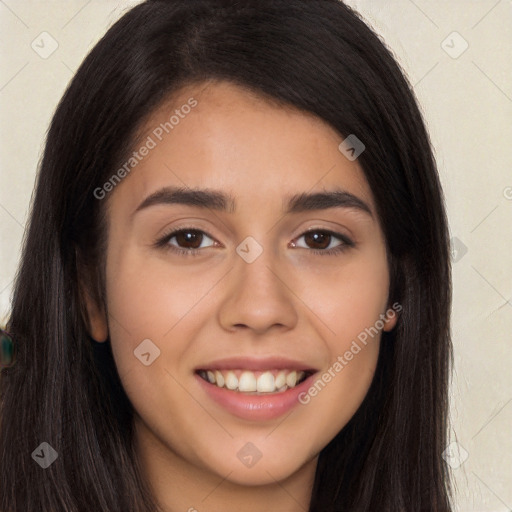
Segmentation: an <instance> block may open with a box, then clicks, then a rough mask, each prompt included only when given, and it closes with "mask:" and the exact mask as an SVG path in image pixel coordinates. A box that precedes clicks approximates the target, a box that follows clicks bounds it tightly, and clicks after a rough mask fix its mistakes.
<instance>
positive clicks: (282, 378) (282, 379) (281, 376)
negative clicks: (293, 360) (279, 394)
mask: <svg viewBox="0 0 512 512" xmlns="http://www.w3.org/2000/svg"><path fill="white" fill-rule="evenodd" d="M285 384H286V373H285V372H282V371H281V372H279V373H278V374H277V377H276V380H275V386H276V388H277V389H280V388H282V387H283V386H284V385H285Z"/></svg>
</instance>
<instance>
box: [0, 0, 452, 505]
mask: <svg viewBox="0 0 512 512" xmlns="http://www.w3.org/2000/svg"><path fill="white" fill-rule="evenodd" d="M209 79H218V80H228V81H231V82H233V83H235V84H237V85H240V86H243V87H245V88H246V89H247V90H250V91H253V92H256V93H258V94H260V95H263V96H265V97H267V98H269V99H270V100H272V101H275V102H277V103H278V104H283V105H291V106H294V107H295V108H298V109H300V110H302V111H306V112H310V113H313V114H315V115H316V116H318V117H320V118H322V119H324V120H325V121H327V122H328V123H329V124H330V125H331V126H332V127H333V128H334V129H335V130H336V131H337V132H339V133H340V134H341V135H343V136H348V135H349V134H357V137H358V138H359V139H361V140H362V141H364V144H365V146H366V150H365V151H364V153H362V154H361V156H360V157H359V160H358V161H359V163H360V165H361V166H362V168H363V170H364V173H365V176H366V179H367V181H368V183H369V185H370V187H371V190H372V193H373V195H374V198H375V203H376V205H377V210H378V214H379V218H380V222H381V225H382V228H383V231H384V234H385V237H386V243H387V250H388V254H389V259H390V275H391V289H390V297H391V302H393V301H397V302H399V303H400V304H401V305H402V308H403V310H402V312H401V315H400V319H399V322H398V325H397V327H396V329H394V330H393V331H392V332H390V333H384V334H383V337H382V341H381V351H380V355H379V362H378V366H377V371H376V374H375V377H374V380H373V382H372V385H371V388H370V390H369V391H368V394H367V396H366V398H365V400H364V401H363V403H362V405H361V406H360V408H359V409H358V411H357V412H356V414H355V415H354V417H353V418H352V419H351V420H350V422H349V423H348V424H347V425H346V426H345V427H344V428H343V429H342V430H341V432H339V434H338V435H337V436H336V437H335V438H334V439H333V440H332V441H331V442H330V443H329V444H328V446H326V447H325V448H324V449H323V450H322V452H321V454H320V457H319V462H318V467H317V472H316V479H315V485H314V490H313V495H312V500H311V505H310V512H349V511H350V512H354V511H357V512H359V511H361V512H363V511H364V512H374V511H375V510H379V511H381V512H402V511H403V512H412V511H414V512H418V511H428V512H448V511H449V510H451V508H450V503H449V501H450V500H449V495H450V481H449V475H448V474H447V469H446V466H445V464H444V462H443V461H442V458H441V454H442V452H443V450H444V447H445V444H446V429H447V424H446V422H447V408H448V400H447V395H448V379H449V372H450V368H451V364H452V352H451V350H452V348H451V342H450V336H449V317H450V301H451V285H450V282H451V280H450V266H449V247H448V235H447V220H446V215H445V209H444V204H443V197H442V191H441V187H440V183H439V178H438V174H437V170H436V164H435V161H434V158H433V154H432V149H431V145H430V141H429V137H428V134H427V131H426V129H425V125H424V122H423V120H422V117H421V114H420V111H419V108H418V106H417V103H416V100H415V97H414V94H413V92H412V88H411V86H410V85H409V83H408V82H407V80H406V78H404V73H403V72H402V71H401V69H400V67H399V66H398V64H397V63H396V61H395V60H394V58H393V57H392V54H391V52H390V51H389V50H388V49H387V48H386V47H385V45H384V44H383V43H382V41H381V40H380V39H379V37H378V36H377V35H376V34H375V33H374V32H373V31H372V30H371V29H370V28H369V27H368V26H367V25H366V24H365V23H364V22H363V21H362V20H361V19H360V18H359V16H358V15H357V14H356V13H355V12H354V11H353V10H352V9H351V8H349V7H348V6H346V5H345V4H343V3H342V2H340V1H337V0H315V1H308V0H236V1H235V0H196V1H193V2H192V1H188V0H181V1H180V0H148V1H145V2H143V3H142V4H140V5H138V6H136V7H135V8H133V9H132V10H130V11H129V12H128V13H127V14H125V15H124V16H123V17H122V18H121V19H120V20H119V21H118V22H117V23H115V24H114V25H113V26H112V28H110V30H109V31H108V32H107V33H106V35H105V36H104V37H103V38H102V39H101V40H100V41H99V43H98V44H97V45H96V46H95V47H94V48H93V50H92V51H91V52H90V54H89V55H88V56H87V57H86V59H85V60H84V62H83V64H82V65H81V66H80V68H79V70H78V72H77V73H76V75H75V77H74V78H73V80H72V81H71V83H70V85H69V87H68V89H67V91H66V93H65V94H64V96H63V98H62V100H61V102H60V104H59V105H58V108H57V110H56V112H55V115H54V117H53V119H52V122H51V126H50V129H49V132H48V137H47V140H46V147H45V151H44V157H43V159H42V163H41V167H40V169H39V173H38V176H37V183H36V189H35V195H34V199H33V204H32V205H31V212H30V221H29V225H28V229H27V232H26V236H25V239H24V245H23V251H22V256H21V263H20V267H19V271H18V274H17V277H16V281H15V287H14V295H13V303H12V313H11V315H10V319H9V322H8V324H7V330H8V331H9V332H10V333H11V334H12V336H13V339H14V341H15V343H16V346H17V361H16V364H15V365H14V366H12V368H7V369H4V370H3V371H2V373H1V377H0V392H1V396H0V416H1V420H0V485H1V489H0V492H1V494H0V510H1V511H2V512H27V511H39V510H45V511H52V512H60V511H62V512H64V511H66V512H78V511H94V512H107V511H108V512H129V511H134V512H135V511H137V512H138V511H147V512H151V511H154V510H157V507H156V505H155V504H154V503H153V498H152V497H151V495H150V493H149V492H148V489H147V488H146V484H145V483H144V479H143V478H142V477H141V473H140V471H139V469H138V465H137V460H136V458H135V457H134V452H133V449H132V439H133V436H132V421H131V420H132V416H133V409H132V406H131V404H130V402H129V400H128V399H127V397H126V395H125V394H124V391H123V388H122V386H121V383H120V380H119V376H118V374H117V371H116V367H115V363H114V360H113V358H112V353H111V348H110V343H109V341H108V340H107V342H106V343H105V344H101V345H100V344H97V343H95V342H94V341H93V340H91V339H90V337H89V336H88V334H87V330H86V325H85V322H84V318H83V309H84V305H83V298H82V295H81V292H80V290H81V288H80V285H81V283H82V284H85V285H86V286H87V287H88V289H89V290H90V292H91V293H92V294H93V296H94V297H96V298H97V300H98V301H104V300H105V290H104V259H105V258H104V255H105V244H106V239H107V232H108V226H107V223H106V214H105V208H106V205H107V200H105V201H100V200H98V199H96V197H95V196H94V194H93V191H94V189H95V188H97V187H100V186H102V184H104V183H105V182H106V181H107V180H108V178H109V177H111V176H112V174H113V171H115V170H116V169H118V166H119V165H120V163H121V162H123V161H125V159H126V154H127V153H128V152H129V151H130V149H131V147H132V145H133V142H134V140H135V139H134V137H135V134H136V133H137V129H138V128H139V127H140V126H141V123H142V122H143V120H144V119H145V116H147V115H148V113H150V112H152V111H154V109H155V108H157V107H158V106H159V105H160V104H161V102H162V101H164V100H165V98H168V97H169V95H170V94H172V93H173V92H175V91H177V90H178V89H179V88H180V87H182V86H183V85H186V84H189V83H192V82H201V81H204V80H209ZM134 172H136V171H134ZM340 407H341V405H340ZM42 442H47V443H48V444H49V445H51V446H52V447H53V448H54V449H55V450H56V452H57V453H58V454H59V456H58V458H57V460H55V462H54V463H53V464H52V465H51V466H50V467H48V468H47V469H44V470H43V469H41V467H39V465H37V464H36V463H35V462H34V460H32V457H31V453H33V451H34V450H35V449H36V448H37V447H38V446H40V444H41V443H42ZM171 484H172V483H171Z"/></svg>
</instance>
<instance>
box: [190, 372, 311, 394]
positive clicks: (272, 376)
mask: <svg viewBox="0 0 512 512" xmlns="http://www.w3.org/2000/svg"><path fill="white" fill-rule="evenodd" d="M199 374H200V376H201V377H202V378H203V379H204V380H206V381H208V382H209V383H210V384H214V385H216V386H217V387H219V388H222V387H226V388H227V389H230V390H231V391H239V392H242V393H249V394H255V393H276V392H278V393H280V392H283V391H286V390H287V389H290V388H293V387H295V386H296V385H297V383H299V382H301V381H302V380H303V379H304V377H305V372H303V371H296V370H274V371H271V370H267V371H264V372H251V371H248V370H229V371H220V370H215V371H212V370H207V371H204V370H203V371H201V372H199ZM237 375H238V376H237Z"/></svg>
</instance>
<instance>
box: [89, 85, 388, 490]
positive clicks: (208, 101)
mask: <svg viewBox="0 0 512 512" xmlns="http://www.w3.org/2000/svg"><path fill="white" fill-rule="evenodd" d="M184 105H189V106H190V108H188V107H184ZM176 109H178V112H175V111H176ZM173 114H175V119H173V120H172V121H171V123H172V128H170V126H171V124H169V120H170V116H171V115H173ZM177 119H179V121H177V122H176V120H177ZM166 122H167V123H168V125H165V123H166ZM163 126H165V127H166V129H167V130H166V129H164V128H162V127H163ZM167 131H168V132H169V133H167ZM342 140H343V137H341V136H340V135H339V134H338V133H337V132H335V131H334V130H333V129H332V128H331V127H330V126H328V125H327V124H326V123H324V122H323V121H322V120H320V119H318V118H316V117H314V116H312V115H308V114H304V113H301V112H298V111H294V110H292V109H284V108H281V107H276V106H275V105H270V104H268V103H266V102H265V101H264V100H263V99H259V98H257V97H255V96H252V95H250V94H249V93H248V92H247V91H245V90H243V89H241V88H238V87H236V86H234V85H230V84H228V83H223V82H220V83H219V82H217V83H213V82H212V83H209V84H203V85H202V86H195V87H189V88H186V89H183V90H181V91H180V93H179V95H178V96H175V97H174V98H173V101H172V103H170V104H169V105H165V106H163V107H161V108H160V109H159V110H158V111H157V112H155V113H154V114H153V115H152V116H151V118H150V119H149V121H148V122H147V124H146V125H145V129H144V133H143V136H142V137H141V139H140V141H141V142H140V144H138V145H137V147H136V148H134V151H137V152H138V156H135V157H134V158H135V159H136V161H137V163H136V164H135V165H133V167H132V168H130V167H129V165H130V164H129V165H128V166H127V167H126V168H130V171H129V172H127V173H126V174H127V175H126V177H124V179H123V180H122V181H121V182H120V183H118V184H117V185H116V186H115V187H112V190H109V192H108V194H107V196H106V197H105V198H104V199H101V200H103V201H107V202H108V219H109V237H108V249H107V262H106V291H107V313H106V314H103V312H102V311H101V310H99V309H98V308H96V306H95V305H93V304H91V303H89V304H88V307H89V315H90V324H91V333H92V335H93V337H94V338H95V339H96V340H98V341H103V340H105V339H106V337H107V335H108V336H110V340H111V343H112V348H113V352H114V358H115V362H116V365H117V368H118V372H119V375H120V377H121V381H122V384H123V386H124V388H125V390H126V393H127V395H128V397H129V399H130V401H131V402H132V404H133V406H134V408H135V410H136V418H135V424H136V432H137V439H138V441H139V443H140V446H142V447H144V450H145V452H146V453H151V454H152V457H154V458H156V459H158V460H160V461H166V463H169V466H173V467H175V468H195V469H196V470H197V471H198V472H202V473H203V474H210V475H215V476H216V477H222V478H224V477H225V476H226V475H228V474H229V476H228V480H230V481H231V482H234V483H239V484H244V485H259V484H265V483H268V482H271V481H275V480H284V479H286V478H288V477H290V476H291V475H293V474H295V473H297V472H298V471H300V470H301V468H304V467H306V466H309V467H311V465H312V464H314V463H315V462H316V458H317V456H318V454H319V452H320V451H321V450H322V448H323V447H324V446H325V445H326V444H327V443H328V442H329V441H330V440H331V439H332V438H333V437H334V436H335V435H336V434H337V433H338V432H339V431H340V430H341V429H342V428H343V427H344V425H346V423H347V422H348V421H349V420H350V418H351V417H352V416H353V415H354V413H355V411H356V410H357V409H358V407H359V406H360V404H361V402H362V401H363V399H364V397H365V395H366V393H367V391H368V388H369V386H370V383H371V381H372V378H373V375H374V371H375V368H376V364H377V358H378V353H379V341H380V335H381V332H382V330H383V329H384V330H390V329H392V328H393V326H394V323H395V318H394V317H393V316H392V317H389V316H386V312H387V311H388V307H389V305H388V302H387V301H388V291H389V274H388V264H387V260H386V249H385V240H384V237H383V233H382V231H381V228H380V225H379V220H378V217H377V214H376V210H375V204H374V201H373V198H372V194H371V191H370V188H369V186H368V183H367V182H366V179H365V176H364V174H363V171H362V169H361V167H360V166H359V164H358V163H357V160H355V161H351V160H349V159H347V158H346V157H345V156H344V154H343V153H342V152H340V150H339V149H338V146H339V144H340V143H341V142H342ZM143 146H145V147H146V148H148V149H147V151H146V150H142V149H141V148H142V147H143ZM131 163H132V164H134V163H135V162H134V161H132V162H131ZM123 174H124V173H122V172H121V175H123ZM110 188H111V187H109V186H108V185H107V186H106V187H105V188H104V190H107V189H110ZM178 188H180V189H181V190H182V193H181V194H178V193H176V189H178ZM193 192H201V195H199V194H198V195H196V196H194V194H193ZM312 194H323V195H319V196H317V198H316V200H314V198H313V199H311V198H310V199H309V200H308V199H307V197H306V196H307V195H312ZM98 195H101V194H98ZM369 332H370V333H371V334H368V333H369ZM363 340H364V341H363Z"/></svg>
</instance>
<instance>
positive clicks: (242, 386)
mask: <svg viewBox="0 0 512 512" xmlns="http://www.w3.org/2000/svg"><path fill="white" fill-rule="evenodd" d="M238 391H256V377H255V376H254V373H252V372H244V373H242V375H240V379H239V380H238Z"/></svg>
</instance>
